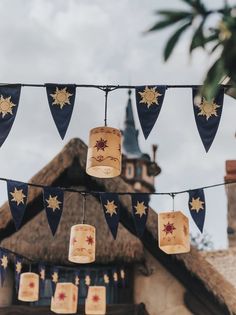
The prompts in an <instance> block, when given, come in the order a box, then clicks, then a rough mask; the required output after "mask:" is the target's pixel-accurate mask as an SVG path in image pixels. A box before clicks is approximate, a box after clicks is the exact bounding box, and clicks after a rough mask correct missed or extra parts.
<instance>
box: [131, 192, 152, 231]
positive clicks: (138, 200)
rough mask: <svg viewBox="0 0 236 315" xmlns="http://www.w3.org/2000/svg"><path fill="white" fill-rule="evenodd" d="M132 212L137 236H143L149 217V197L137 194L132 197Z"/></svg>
mask: <svg viewBox="0 0 236 315" xmlns="http://www.w3.org/2000/svg"><path fill="white" fill-rule="evenodd" d="M131 199H132V212H133V217H134V223H135V228H136V232H137V235H138V236H139V237H142V236H143V232H144V230H145V226H146V222H147V217H148V203H149V195H144V194H138V193H137V194H135V195H131Z"/></svg>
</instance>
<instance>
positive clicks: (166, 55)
mask: <svg viewBox="0 0 236 315" xmlns="http://www.w3.org/2000/svg"><path fill="white" fill-rule="evenodd" d="M191 24H192V21H189V22H187V23H185V24H184V25H182V26H181V27H180V28H179V29H178V30H177V31H176V32H175V33H174V34H173V35H172V36H171V37H170V38H169V40H168V41H167V43H166V46H165V49H164V59H165V61H166V60H167V59H168V58H169V57H170V55H171V53H172V51H173V49H174V47H175V45H176V44H177V42H178V40H179V38H180V36H181V35H182V33H183V32H184V31H185V30H186V29H187V28H188V27H189V26H190V25H191Z"/></svg>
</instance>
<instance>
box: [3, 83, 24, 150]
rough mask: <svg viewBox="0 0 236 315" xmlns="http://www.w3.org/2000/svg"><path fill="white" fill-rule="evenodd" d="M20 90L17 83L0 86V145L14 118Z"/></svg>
mask: <svg viewBox="0 0 236 315" xmlns="http://www.w3.org/2000/svg"><path fill="white" fill-rule="evenodd" d="M20 92H21V86H20V85H19V84H14V85H7V86H0V147H1V146H2V144H3V143H4V141H5V140H6V138H7V136H8V134H9V132H10V130H11V127H12V125H13V123H14V120H15V118H16V113H17V109H18V104H19V99H20Z"/></svg>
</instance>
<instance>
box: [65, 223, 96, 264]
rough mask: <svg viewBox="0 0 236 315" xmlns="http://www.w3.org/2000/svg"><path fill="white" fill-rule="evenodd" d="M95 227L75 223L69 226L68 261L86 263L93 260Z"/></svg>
mask: <svg viewBox="0 0 236 315" xmlns="http://www.w3.org/2000/svg"><path fill="white" fill-rule="evenodd" d="M95 233H96V230H95V227H94V226H92V225H88V224H77V225H73V226H72V227H71V233H70V246H69V257H68V259H69V261H72V262H75V263H79V264H87V263H92V262H94V261H95V248H96V247H95V246H96V235H95Z"/></svg>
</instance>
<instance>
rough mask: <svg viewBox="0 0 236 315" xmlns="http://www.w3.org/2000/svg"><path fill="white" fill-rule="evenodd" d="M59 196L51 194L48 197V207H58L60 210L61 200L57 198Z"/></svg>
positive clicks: (53, 209) (54, 208) (54, 209)
mask: <svg viewBox="0 0 236 315" xmlns="http://www.w3.org/2000/svg"><path fill="white" fill-rule="evenodd" d="M57 197H58V196H55V197H52V196H51V195H49V199H46V201H47V203H48V205H47V208H51V209H52V211H53V212H54V211H56V209H58V210H60V204H61V201H59V200H57Z"/></svg>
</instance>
